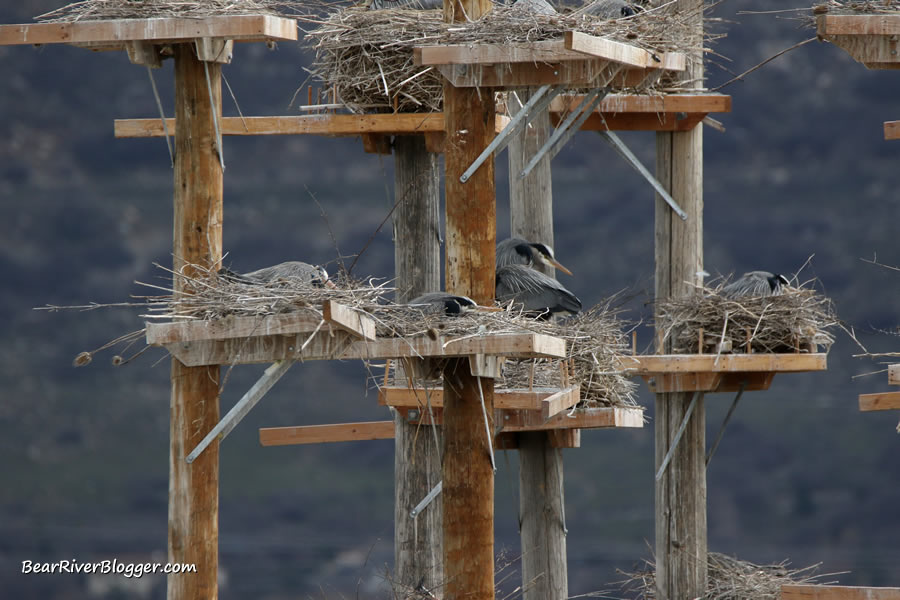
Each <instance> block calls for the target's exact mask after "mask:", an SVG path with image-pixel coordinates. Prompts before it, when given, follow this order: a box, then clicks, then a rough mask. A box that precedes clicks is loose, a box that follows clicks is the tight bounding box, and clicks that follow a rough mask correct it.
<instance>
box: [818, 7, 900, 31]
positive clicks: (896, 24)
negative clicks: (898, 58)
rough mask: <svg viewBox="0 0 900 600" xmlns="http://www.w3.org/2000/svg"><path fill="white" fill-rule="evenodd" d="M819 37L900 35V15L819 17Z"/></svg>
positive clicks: (827, 15) (828, 15)
mask: <svg viewBox="0 0 900 600" xmlns="http://www.w3.org/2000/svg"><path fill="white" fill-rule="evenodd" d="M816 21H817V26H818V32H819V35H824V36H830V35H900V13H894V14H889V15H887V14H871V15H830V14H824V15H819V16H818V17H817V18H816Z"/></svg>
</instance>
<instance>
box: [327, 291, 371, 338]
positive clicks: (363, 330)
mask: <svg viewBox="0 0 900 600" xmlns="http://www.w3.org/2000/svg"><path fill="white" fill-rule="evenodd" d="M322 317H323V318H324V319H325V320H326V321H328V322H329V323H331V324H332V325H334V326H335V327H338V328H340V329H343V330H344V331H346V332H348V333H350V334H352V335H355V336H357V337H360V338H362V339H364V340H370V341H374V340H375V320H374V319H373V318H372V317H370V316H369V315H366V314H363V313H362V312H360V311H358V310H355V309H353V308H350V307H349V306H344V305H343V304H339V303H337V302H335V301H334V300H326V301H325V302H324V303H322Z"/></svg>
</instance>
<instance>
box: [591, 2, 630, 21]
mask: <svg viewBox="0 0 900 600" xmlns="http://www.w3.org/2000/svg"><path fill="white" fill-rule="evenodd" d="M579 12H581V14H585V15H593V16H595V17H601V18H603V19H621V18H622V17H633V16H634V14H635V10H634V6H633V5H631V4H629V3H628V2H625V1H624V0H596V2H592V3H591V4H588V5H587V6H586V7H585V8H582V9H579Z"/></svg>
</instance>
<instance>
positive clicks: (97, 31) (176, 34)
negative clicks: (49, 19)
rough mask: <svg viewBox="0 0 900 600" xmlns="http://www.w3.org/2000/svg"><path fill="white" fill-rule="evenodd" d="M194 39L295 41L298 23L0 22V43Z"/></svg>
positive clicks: (248, 19)
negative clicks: (7, 23) (8, 23)
mask: <svg viewBox="0 0 900 600" xmlns="http://www.w3.org/2000/svg"><path fill="white" fill-rule="evenodd" d="M197 38H227V39H231V40H240V41H247V42H265V41H270V40H271V41H277V40H292V41H294V40H296V39H297V22H296V21H295V20H294V19H289V18H286V17H276V16H273V15H231V16H212V17H203V18H198V19H194V18H190V19H178V18H153V19H111V20H107V21H80V22H70V23H28V24H21V25H0V46H14V45H28V44H108V45H109V46H110V48H124V47H125V42H128V41H148V42H149V41H152V42H156V43H182V42H190V41H193V40H195V39H197Z"/></svg>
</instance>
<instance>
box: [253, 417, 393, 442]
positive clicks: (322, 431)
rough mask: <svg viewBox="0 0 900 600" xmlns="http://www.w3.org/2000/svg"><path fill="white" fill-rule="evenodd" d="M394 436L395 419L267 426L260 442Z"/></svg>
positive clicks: (366, 438) (384, 438)
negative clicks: (333, 423) (296, 425)
mask: <svg viewBox="0 0 900 600" xmlns="http://www.w3.org/2000/svg"><path fill="white" fill-rule="evenodd" d="M393 438H394V422H393V421H373V422H367V423H338V424H335V425H301V426H298V427H265V428H261V429H260V430H259V443H260V444H262V445H263V446H290V445H294V444H323V443H328V442H357V441H360V440H390V439H393Z"/></svg>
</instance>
